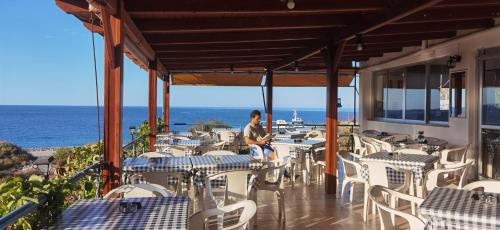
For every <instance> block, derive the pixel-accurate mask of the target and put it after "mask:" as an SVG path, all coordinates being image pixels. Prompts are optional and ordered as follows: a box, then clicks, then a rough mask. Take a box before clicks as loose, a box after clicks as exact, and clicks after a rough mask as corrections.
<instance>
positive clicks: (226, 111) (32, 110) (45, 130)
mask: <svg viewBox="0 0 500 230" xmlns="http://www.w3.org/2000/svg"><path fill="white" fill-rule="evenodd" d="M99 108H100V110H99V111H100V125H101V138H102V136H103V129H102V127H103V116H104V113H103V107H102V106H100V107H99ZM253 109H259V110H260V111H261V112H262V113H264V109H263V108H255V107H223V106H221V107H198V106H173V107H171V108H170V119H171V120H170V129H171V130H173V131H187V130H188V129H189V128H190V127H191V126H192V125H193V124H196V123H198V122H202V121H206V120H220V121H223V122H224V123H226V124H228V125H230V126H232V127H236V128H243V127H244V126H245V125H246V124H247V123H248V120H249V118H248V114H249V113H250V112H251V110H253ZM294 109H295V110H296V111H297V112H298V114H299V116H300V117H301V118H302V119H303V120H304V122H305V123H306V124H324V123H325V118H326V111H325V109H322V108H287V107H276V108H273V120H278V119H283V120H286V121H291V118H292V115H293V110H294ZM96 111H97V110H96V107H95V106H89V105H73V106H66V105H0V141H8V142H11V143H14V144H16V145H19V146H21V147H23V148H50V147H66V146H81V145H84V144H88V143H95V142H96V141H97V139H98V132H97V112H96ZM147 113H148V108H147V106H124V107H123V121H122V140H123V143H127V142H128V141H130V140H131V136H130V133H129V127H130V126H135V127H138V126H139V125H140V124H141V123H143V122H144V121H146V120H147V119H148V114H147ZM162 115H163V109H162V107H158V109H157V117H162ZM353 117H354V114H353V109H349V108H339V120H352V119H353Z"/></svg>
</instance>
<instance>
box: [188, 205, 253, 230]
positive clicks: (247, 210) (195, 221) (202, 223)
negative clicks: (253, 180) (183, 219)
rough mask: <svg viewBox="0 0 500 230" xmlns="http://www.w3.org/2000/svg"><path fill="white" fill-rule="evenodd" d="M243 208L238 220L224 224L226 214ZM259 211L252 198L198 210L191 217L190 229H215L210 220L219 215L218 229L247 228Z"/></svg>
mask: <svg viewBox="0 0 500 230" xmlns="http://www.w3.org/2000/svg"><path fill="white" fill-rule="evenodd" d="M240 209H243V211H242V213H241V215H240V217H239V219H238V222H237V223H235V224H232V225H230V226H223V225H224V214H228V213H232V212H236V211H238V210H240ZM256 212H257V205H256V204H255V202H253V201H251V200H246V201H241V202H238V203H236V204H231V205H227V206H224V207H220V208H213V209H208V210H204V211H201V212H198V213H196V214H194V215H192V216H191V218H190V219H189V229H196V230H198V229H200V230H202V229H213V227H214V226H213V223H210V222H209V221H208V220H209V219H211V218H214V217H217V223H216V225H217V226H216V229H217V230H230V229H246V228H247V225H248V223H249V222H250V220H251V219H252V218H253V217H254V216H255V214H256Z"/></svg>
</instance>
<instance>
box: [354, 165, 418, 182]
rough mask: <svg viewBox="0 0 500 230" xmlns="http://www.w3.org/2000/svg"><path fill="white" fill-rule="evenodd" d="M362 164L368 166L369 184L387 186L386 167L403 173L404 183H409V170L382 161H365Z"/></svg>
mask: <svg viewBox="0 0 500 230" xmlns="http://www.w3.org/2000/svg"><path fill="white" fill-rule="evenodd" d="M363 164H364V165H366V166H368V172H369V176H368V183H369V184H370V186H374V185H381V186H384V187H389V178H388V176H387V169H392V170H394V171H397V172H401V173H404V174H405V183H409V181H410V177H411V171H409V170H404V169H401V168H398V167H396V166H394V165H392V164H387V163H384V162H373V161H369V162H365V163H363Z"/></svg>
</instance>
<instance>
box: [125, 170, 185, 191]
mask: <svg viewBox="0 0 500 230" xmlns="http://www.w3.org/2000/svg"><path fill="white" fill-rule="evenodd" d="M182 179H183V176H182V174H181V173H177V172H141V173H137V174H134V175H131V176H129V177H128V180H129V182H131V183H132V184H133V185H139V184H157V185H160V186H162V187H163V188H173V191H174V194H176V195H180V194H182ZM172 181H175V183H172Z"/></svg>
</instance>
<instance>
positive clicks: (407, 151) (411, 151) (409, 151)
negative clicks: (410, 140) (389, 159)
mask: <svg viewBox="0 0 500 230" xmlns="http://www.w3.org/2000/svg"><path fill="white" fill-rule="evenodd" d="M394 152H397V153H403V154H415V155H429V154H428V153H427V152H426V151H422V150H420V149H398V150H396V151H394Z"/></svg>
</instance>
